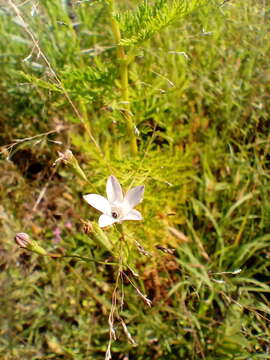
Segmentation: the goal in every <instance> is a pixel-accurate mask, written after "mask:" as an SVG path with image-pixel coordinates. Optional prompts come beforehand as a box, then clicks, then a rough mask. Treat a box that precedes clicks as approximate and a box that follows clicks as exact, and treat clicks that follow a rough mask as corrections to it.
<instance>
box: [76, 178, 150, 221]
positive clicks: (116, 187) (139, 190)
mask: <svg viewBox="0 0 270 360" xmlns="http://www.w3.org/2000/svg"><path fill="white" fill-rule="evenodd" d="M106 192H107V199H106V198H105V197H103V196H101V195H97V194H88V195H84V197H83V198H84V200H85V201H87V202H88V204H90V205H91V206H93V207H94V208H95V209H97V210H99V211H101V212H102V213H103V214H102V215H101V216H100V218H99V220H98V224H99V226H100V227H105V226H109V225H112V224H114V223H119V222H122V221H124V220H142V215H141V213H140V212H139V211H137V210H135V209H133V208H134V207H135V206H136V205H138V204H139V203H140V202H141V201H142V199H143V194H144V186H136V187H134V188H132V189H130V190H129V191H128V192H127V193H126V194H125V196H124V195H123V191H122V188H121V185H120V184H119V182H118V180H117V179H116V177H115V176H113V175H111V176H110V177H109V178H108V180H107V185H106Z"/></svg>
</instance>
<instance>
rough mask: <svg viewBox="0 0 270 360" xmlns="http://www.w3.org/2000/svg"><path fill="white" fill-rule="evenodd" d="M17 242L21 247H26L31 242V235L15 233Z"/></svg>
mask: <svg viewBox="0 0 270 360" xmlns="http://www.w3.org/2000/svg"><path fill="white" fill-rule="evenodd" d="M15 242H16V244H17V245H19V246H20V247H21V248H23V249H26V248H27V246H28V245H29V243H30V237H29V235H28V234H26V233H23V232H21V233H18V234H16V235H15Z"/></svg>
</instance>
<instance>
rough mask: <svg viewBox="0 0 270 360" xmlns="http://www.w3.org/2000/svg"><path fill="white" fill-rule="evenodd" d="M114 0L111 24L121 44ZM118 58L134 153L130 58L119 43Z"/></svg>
mask: <svg viewBox="0 0 270 360" xmlns="http://www.w3.org/2000/svg"><path fill="white" fill-rule="evenodd" d="M114 7H115V4H114V0H109V11H110V15H111V25H112V31H113V35H114V39H115V42H116V44H119V43H120V41H121V32H120V28H119V24H118V22H117V21H116V20H115V18H114ZM117 59H118V61H119V64H120V65H119V66H120V69H119V70H120V82H121V92H122V100H123V101H124V109H125V119H126V121H127V129H128V135H129V137H130V149H131V153H132V154H133V155H136V154H137V153H138V146H137V141H136V135H135V132H134V124H133V120H132V114H131V111H130V102H129V88H128V65H129V60H128V58H127V56H126V53H125V49H124V47H123V46H120V45H117Z"/></svg>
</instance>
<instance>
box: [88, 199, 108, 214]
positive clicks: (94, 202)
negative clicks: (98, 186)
mask: <svg viewBox="0 0 270 360" xmlns="http://www.w3.org/2000/svg"><path fill="white" fill-rule="evenodd" d="M83 198H84V200H85V201H87V202H88V204H89V205H91V206H93V207H94V208H95V209H97V210H99V211H101V212H103V213H104V214H110V213H111V206H110V203H109V201H108V200H107V199H106V198H105V197H103V196H101V195H97V194H88V195H84V197H83Z"/></svg>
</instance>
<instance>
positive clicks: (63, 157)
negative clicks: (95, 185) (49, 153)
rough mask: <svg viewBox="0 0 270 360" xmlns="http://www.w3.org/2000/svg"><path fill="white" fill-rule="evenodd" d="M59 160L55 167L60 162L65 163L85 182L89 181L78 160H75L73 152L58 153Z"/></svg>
mask: <svg viewBox="0 0 270 360" xmlns="http://www.w3.org/2000/svg"><path fill="white" fill-rule="evenodd" d="M58 154H59V158H58V159H57V160H56V161H55V162H54V165H55V164H56V163H57V162H58V161H63V163H64V164H65V165H67V166H70V168H71V170H72V171H73V172H74V173H75V174H76V175H78V176H79V177H80V178H81V179H83V180H84V181H88V180H87V177H86V175H85V173H84V172H83V170H82V168H81V167H80V165H79V163H78V160H77V159H76V158H75V156H74V155H73V153H72V151H71V150H66V151H65V152H64V153H62V152H58Z"/></svg>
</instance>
